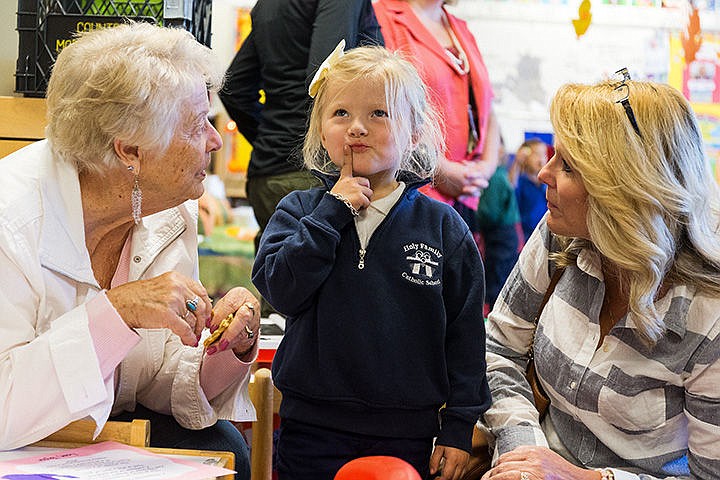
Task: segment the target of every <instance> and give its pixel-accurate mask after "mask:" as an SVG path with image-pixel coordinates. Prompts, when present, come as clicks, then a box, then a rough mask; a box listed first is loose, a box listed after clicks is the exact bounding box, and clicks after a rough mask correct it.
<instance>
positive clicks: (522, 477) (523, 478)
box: [520, 472, 530, 480]
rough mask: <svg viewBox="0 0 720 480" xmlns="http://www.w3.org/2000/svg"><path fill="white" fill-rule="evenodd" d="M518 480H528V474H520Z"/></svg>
mask: <svg viewBox="0 0 720 480" xmlns="http://www.w3.org/2000/svg"><path fill="white" fill-rule="evenodd" d="M520 480H530V474H529V473H528V472H520Z"/></svg>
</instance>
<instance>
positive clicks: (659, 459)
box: [484, 220, 720, 480]
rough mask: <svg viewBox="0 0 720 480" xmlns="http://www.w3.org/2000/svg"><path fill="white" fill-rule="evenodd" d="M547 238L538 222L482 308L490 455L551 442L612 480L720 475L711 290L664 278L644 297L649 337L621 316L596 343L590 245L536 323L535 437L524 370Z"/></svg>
mask: <svg viewBox="0 0 720 480" xmlns="http://www.w3.org/2000/svg"><path fill="white" fill-rule="evenodd" d="M556 248H557V246H556V243H555V242H553V235H552V234H551V233H550V232H549V230H548V228H547V225H546V224H545V221H544V220H543V221H541V222H540V225H539V227H538V229H537V230H536V231H535V233H533V235H532V237H531V238H530V240H529V241H528V243H527V244H526V246H525V247H524V249H523V251H522V253H521V255H520V260H519V261H518V263H517V265H516V266H515V269H514V270H513V272H512V273H511V275H510V278H509V279H508V281H507V283H506V284H505V287H504V288H503V291H502V292H501V294H500V298H499V299H498V301H497V303H496V304H495V309H494V310H493V312H492V313H491V314H490V318H489V319H488V325H487V364H488V381H489V383H490V388H491V391H492V396H493V405H492V407H491V409H490V410H488V411H487V412H486V413H485V416H484V418H485V422H486V425H487V426H488V427H489V428H490V429H491V430H492V432H493V434H494V435H495V436H496V454H502V453H505V452H507V451H510V450H512V449H513V448H515V447H517V446H519V445H541V446H547V445H548V443H550V447H551V448H553V449H554V450H558V451H563V452H564V453H565V456H566V458H568V457H569V458H568V459H569V460H571V461H572V462H573V463H575V464H577V465H581V466H585V467H588V468H599V467H612V469H613V471H614V473H615V478H617V479H618V480H620V479H642V480H647V479H652V478H697V479H718V478H720V387H719V386H718V385H720V361H718V357H720V335H718V334H719V333H720V298H712V297H708V296H706V295H703V294H701V293H697V292H696V291H695V289H694V288H693V287H689V286H686V285H674V286H672V288H671V289H670V291H669V292H668V294H667V295H665V296H664V297H663V298H661V299H660V300H658V301H657V302H656V305H655V307H656V309H657V311H658V313H659V314H660V315H662V316H663V318H664V319H665V324H666V333H665V335H664V336H663V337H662V338H661V339H660V340H659V342H658V343H657V344H656V345H655V346H654V347H652V348H648V347H646V346H645V345H644V344H643V343H642V341H641V340H640V338H639V337H638V336H637V335H636V334H635V332H634V330H635V327H634V325H633V322H632V320H629V319H628V317H627V316H626V317H624V318H622V319H621V320H619V321H618V322H617V324H616V325H615V326H614V327H613V328H612V330H611V331H610V333H609V334H608V335H607V336H606V337H605V339H604V340H603V343H602V344H601V345H600V347H599V348H598V340H599V338H600V327H599V324H598V316H599V313H600V308H601V306H602V303H603V297H604V295H605V284H604V282H603V275H602V272H601V269H600V257H599V255H598V254H597V253H594V252H591V251H582V252H581V253H580V255H579V256H578V259H577V263H576V265H573V266H570V267H567V268H566V269H565V272H564V273H563V275H562V277H561V278H560V281H559V282H558V284H557V286H556V288H555V291H554V292H553V294H552V296H551V297H550V299H549V301H548V303H547V305H546V306H545V308H544V309H543V312H542V315H541V317H540V320H539V323H538V327H537V331H536V334H535V335H536V339H535V365H536V368H537V370H538V375H539V377H540V379H541V381H542V384H543V386H544V388H545V390H546V392H547V394H548V396H549V397H550V399H551V406H550V409H549V412H548V415H549V420H550V421H549V422H548V421H547V420H546V422H545V423H543V427H546V431H547V432H549V429H548V425H549V428H550V429H554V431H555V433H556V434H557V435H555V434H553V435H548V437H547V438H546V436H545V433H543V430H542V428H541V427H540V425H539V424H538V417H537V411H536V410H535V409H534V405H533V403H532V400H531V399H532V393H531V392H530V389H529V385H528V384H527V381H526V380H525V377H524V373H525V367H526V365H527V361H528V357H527V352H528V349H529V346H530V343H531V342H532V338H533V331H534V317H535V316H536V315H537V311H538V309H539V306H540V303H541V301H542V297H543V296H544V294H545V291H546V290H547V287H548V284H549V283H550V278H549V277H550V275H551V274H552V271H551V270H552V269H553V268H554V267H551V266H550V263H549V259H548V254H549V252H550V250H551V249H556ZM560 439H562V440H560Z"/></svg>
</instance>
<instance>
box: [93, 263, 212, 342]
mask: <svg viewBox="0 0 720 480" xmlns="http://www.w3.org/2000/svg"><path fill="white" fill-rule="evenodd" d="M107 297H108V300H110V303H112V304H113V306H114V307H115V310H116V311H117V312H118V314H120V317H122V319H123V321H124V322H125V323H126V324H127V326H128V327H130V328H169V329H170V330H172V331H173V333H175V334H176V335H177V336H178V337H180V340H182V342H183V343H184V344H185V345H191V346H197V344H198V339H199V338H200V334H201V332H202V330H203V328H204V327H205V323H206V321H207V320H208V319H209V318H210V312H211V311H212V303H211V302H210V297H208V294H207V291H206V290H205V288H204V287H203V286H202V285H200V284H199V283H198V282H196V281H195V280H193V279H192V278H189V277H186V276H185V275H182V274H180V273H177V272H168V273H164V274H162V275H160V276H158V277H155V278H150V279H147V280H137V281H135V282H128V283H125V284H123V285H120V286H117V287H115V288H111V289H110V290H108V291H107ZM188 301H190V302H193V303H194V305H195V310H194V311H192V309H188V306H187V304H188Z"/></svg>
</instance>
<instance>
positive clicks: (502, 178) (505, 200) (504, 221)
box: [477, 137, 522, 315]
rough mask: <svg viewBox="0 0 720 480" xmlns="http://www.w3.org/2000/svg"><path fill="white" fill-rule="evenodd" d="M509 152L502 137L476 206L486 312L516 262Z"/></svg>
mask: <svg viewBox="0 0 720 480" xmlns="http://www.w3.org/2000/svg"><path fill="white" fill-rule="evenodd" d="M507 165H508V155H507V152H506V150H505V142H504V141H503V139H502V137H501V138H500V149H499V153H498V166H497V169H496V170H495V173H494V174H493V176H492V177H490V181H489V182H488V186H487V188H486V189H485V190H483V192H482V196H481V197H480V202H479V204H478V209H477V224H478V231H479V233H480V242H479V245H480V246H481V252H482V255H483V261H484V263H485V305H486V308H485V314H486V315H487V314H488V313H489V312H490V310H492V308H493V306H494V305H495V300H496V299H497V297H498V295H499V294H500V289H502V287H503V285H505V281H506V280H507V278H508V275H510V272H511V271H512V269H513V267H514V266H515V262H517V259H518V255H519V246H520V238H521V236H522V235H521V233H520V226H519V224H520V212H519V210H518V205H517V200H516V199H515V190H514V188H513V186H512V184H511V183H510V180H509V177H508V176H509V173H508V167H507Z"/></svg>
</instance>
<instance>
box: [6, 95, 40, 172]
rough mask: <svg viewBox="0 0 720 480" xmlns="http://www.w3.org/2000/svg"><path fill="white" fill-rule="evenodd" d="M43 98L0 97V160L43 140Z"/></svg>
mask: <svg viewBox="0 0 720 480" xmlns="http://www.w3.org/2000/svg"><path fill="white" fill-rule="evenodd" d="M46 111H47V109H46V106H45V99H44V98H24V97H5V96H0V158H2V157H4V156H6V155H9V154H11V153H12V152H14V151H15V150H19V149H21V148H22V147H24V146H25V145H28V144H30V143H32V142H36V141H38V140H42V139H43V138H45V126H46V125H47V119H46Z"/></svg>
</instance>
